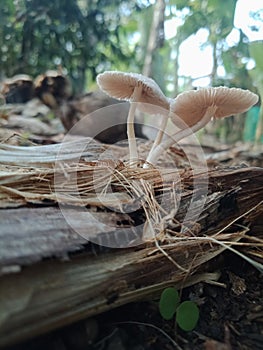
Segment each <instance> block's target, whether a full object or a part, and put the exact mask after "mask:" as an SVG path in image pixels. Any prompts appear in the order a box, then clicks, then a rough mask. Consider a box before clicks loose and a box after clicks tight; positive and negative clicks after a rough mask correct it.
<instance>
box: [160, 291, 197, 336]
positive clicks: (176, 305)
mask: <svg viewBox="0 0 263 350" xmlns="http://www.w3.org/2000/svg"><path fill="white" fill-rule="evenodd" d="M159 311H160V314H161V316H162V317H163V318H164V319H165V320H171V319H172V318H173V317H174V315H175V314H176V322H177V324H178V326H179V327H180V328H181V329H182V330H184V331H191V330H193V329H194V328H195V327H196V324H197V322H198V319H199V308H198V306H197V305H196V303H195V302H193V301H190V300H187V301H184V302H182V303H180V297H179V294H178V291H177V290H176V289H175V288H172V287H169V288H166V289H164V290H163V292H162V294H161V298H160V302H159Z"/></svg>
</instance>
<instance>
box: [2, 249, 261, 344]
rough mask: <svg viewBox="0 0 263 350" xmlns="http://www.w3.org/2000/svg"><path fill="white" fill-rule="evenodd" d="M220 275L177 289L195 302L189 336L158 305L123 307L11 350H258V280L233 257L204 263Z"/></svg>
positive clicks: (243, 263) (229, 254) (259, 298)
mask: <svg viewBox="0 0 263 350" xmlns="http://www.w3.org/2000/svg"><path fill="white" fill-rule="evenodd" d="M208 270H210V271H213V272H214V271H220V273H221V277H220V279H219V281H218V284H208V283H204V282H202V283H198V284H196V285H194V286H192V287H188V288H185V289H183V290H181V291H180V292H181V300H182V301H183V300H189V299H190V300H194V301H195V302H196V303H197V304H198V305H199V308H200V318H199V321H198V324H197V326H196V328H195V329H194V330H193V331H191V332H184V331H182V330H180V329H179V328H178V327H177V326H176V323H175V321H174V320H172V321H165V320H164V319H162V317H161V316H160V314H159V310H158V300H155V301H145V302H140V303H133V304H128V305H125V306H123V307H120V308H118V309H115V310H113V311H110V312H107V313H104V314H101V315H98V316H96V317H94V318H92V319H86V320H83V321H81V322H78V323H75V324H73V325H70V326H68V327H64V328H62V329H59V330H56V331H53V332H52V333H49V334H46V335H44V336H41V337H38V338H36V339H32V340H30V341H27V342H26V343H23V344H18V345H16V346H13V347H12V348H9V349H10V350H11V349H12V350H35V349H37V350H42V349H43V350H44V349H45V350H46V349H49V350H84V349H85V350H160V349H167V350H172V349H184V350H188V349H189V350H190V349H191V350H192V349H196V350H199V349H200V350H201V349H204V350H231V349H242V350H252V349H253V350H260V349H263V279H262V275H261V274H260V272H258V271H257V270H256V269H255V268H254V267H252V266H251V265H249V264H248V263H246V262H245V261H244V260H242V259H241V258H239V257H238V256H236V255H233V253H228V252H226V253H224V254H222V255H221V256H220V257H219V258H216V259H214V260H213V261H212V262H210V263H209V266H208Z"/></svg>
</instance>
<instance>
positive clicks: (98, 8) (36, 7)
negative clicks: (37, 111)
mask: <svg viewBox="0 0 263 350" xmlns="http://www.w3.org/2000/svg"><path fill="white" fill-rule="evenodd" d="M146 5H147V1H145V4H144V5H142V4H141V5H139V4H138V3H137V2H136V1H134V0H127V1H126V0H111V1H107V0H86V1H84V0H56V1H50V0H2V2H1V8H0V22H1V31H0V49H1V56H0V57H1V60H0V77H2V78H3V77H5V76H12V75H14V74H18V73H21V72H22V73H27V74H31V75H33V76H36V75H38V74H39V73H40V72H44V71H45V70H47V69H53V68H56V67H57V66H59V65H61V66H62V67H64V68H66V69H67V71H68V73H69V75H70V77H71V78H72V80H73V82H75V84H74V85H75V89H76V90H79V91H81V90H82V89H83V88H84V85H85V79H86V72H87V71H88V72H89V74H90V77H91V79H94V78H95V76H96V75H97V74H98V73H99V72H101V71H103V70H105V69H109V68H114V67H116V62H122V65H123V66H125V64H126V67H127V65H128V62H130V61H131V60H133V57H134V54H133V52H132V51H130V49H129V46H128V45H126V43H127V40H125V41H124V40H122V39H123V37H124V36H125V30H126V28H125V22H127V18H129V16H130V15H131V14H132V13H133V12H134V11H137V12H140V11H141V9H142V8H144V7H145V6H146Z"/></svg>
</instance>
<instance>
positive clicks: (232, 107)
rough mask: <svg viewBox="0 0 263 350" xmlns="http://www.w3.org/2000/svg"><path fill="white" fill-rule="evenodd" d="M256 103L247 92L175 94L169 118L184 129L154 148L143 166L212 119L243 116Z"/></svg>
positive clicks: (215, 90)
mask: <svg viewBox="0 0 263 350" xmlns="http://www.w3.org/2000/svg"><path fill="white" fill-rule="evenodd" d="M257 101H258V96H257V95H256V94H254V93H253V92H251V91H249V90H243V89H239V88H228V87H224V86H220V87H211V88H204V89H200V90H191V91H186V92H183V93H181V94H179V95H178V96H177V97H176V98H175V99H174V100H173V101H172V102H171V109H170V118H171V120H172V121H173V122H174V123H175V124H177V123H178V117H179V119H180V120H181V121H182V122H183V124H184V125H185V127H184V128H182V129H181V130H179V131H178V132H177V133H175V134H173V135H172V136H171V138H169V139H167V140H165V141H163V142H162V143H161V144H160V145H159V146H157V147H156V148H155V149H154V150H153V152H152V153H151V154H149V156H148V157H147V162H149V163H152V164H155V163H156V161H157V160H158V158H159V156H160V154H161V153H162V151H163V150H164V149H167V148H169V147H170V146H171V145H172V144H174V143H175V142H178V141H180V140H181V139H183V138H185V137H187V136H189V135H191V134H192V133H194V132H196V131H198V130H200V129H201V128H203V127H204V126H205V125H206V124H207V123H208V122H209V121H210V120H211V119H212V117H214V118H225V117H229V116H231V115H234V114H238V113H243V112H246V111H247V110H248V109H249V108H250V107H252V106H253V105H254V104H255V103H257Z"/></svg>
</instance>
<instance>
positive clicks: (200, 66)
mask: <svg viewBox="0 0 263 350" xmlns="http://www.w3.org/2000/svg"><path fill="white" fill-rule="evenodd" d="M257 10H261V11H262V12H261V17H262V16H263V0H238V2H237V6H236V13H235V19H234V26H235V27H236V28H241V29H242V30H243V32H244V33H245V34H246V35H247V36H248V38H249V40H250V41H254V40H263V23H262V21H261V22H260V21H259V20H258V21H256V20H254V19H253V18H251V17H250V16H249V14H250V12H251V11H253V12H255V11H257ZM253 25H255V26H257V27H260V30H259V31H258V32H253V31H252V30H251V29H250V28H249V27H250V26H253ZM170 26H171V27H170ZM175 26H176V23H174V22H173V23H170V24H167V27H166V28H165V29H166V33H167V35H168V37H169V34H170V33H171V32H173V34H174V27H175ZM169 27H170V28H169ZM172 27H173V30H170V29H171V28H172ZM207 37H208V31H207V30H206V29H200V30H199V31H198V32H197V34H196V35H192V36H191V37H189V38H188V39H187V40H186V41H185V42H184V43H183V44H182V45H181V47H180V54H179V75H184V76H191V77H192V78H197V77H203V76H206V75H208V74H210V73H211V71H212V48H211V47H210V46H209V45H206V41H207ZM238 37H239V32H238V30H237V29H233V31H232V32H231V33H230V34H229V36H228V44H229V45H234V44H235V43H236V42H237V40H238ZM222 73H223V72H222ZM208 84H209V78H202V79H197V80H195V85H196V86H207V85H208Z"/></svg>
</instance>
